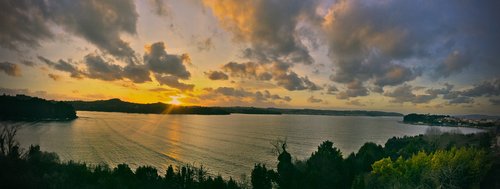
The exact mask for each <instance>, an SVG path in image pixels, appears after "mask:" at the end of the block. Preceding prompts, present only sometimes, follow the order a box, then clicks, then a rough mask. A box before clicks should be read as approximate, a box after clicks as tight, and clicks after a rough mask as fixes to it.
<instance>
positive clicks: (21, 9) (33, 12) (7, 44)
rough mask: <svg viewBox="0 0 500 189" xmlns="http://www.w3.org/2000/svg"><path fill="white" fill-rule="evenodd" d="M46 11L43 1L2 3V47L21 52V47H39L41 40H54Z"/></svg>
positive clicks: (0, 19)
mask: <svg viewBox="0 0 500 189" xmlns="http://www.w3.org/2000/svg"><path fill="white" fill-rule="evenodd" d="M45 9H46V5H45V4H44V3H43V1H29V0H5V1H1V2H0V46H1V47H4V48H8V49H12V50H19V47H20V46H27V47H38V46H40V43H39V41H40V40H44V39H52V38H53V37H54V34H53V33H52V31H51V30H50V27H49V26H48V24H47V23H46V22H45V20H46V15H45V14H46V11H45Z"/></svg>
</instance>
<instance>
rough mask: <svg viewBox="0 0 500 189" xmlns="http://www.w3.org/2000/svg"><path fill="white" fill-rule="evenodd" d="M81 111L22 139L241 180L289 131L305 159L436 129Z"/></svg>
mask: <svg viewBox="0 0 500 189" xmlns="http://www.w3.org/2000/svg"><path fill="white" fill-rule="evenodd" d="M77 114H78V116H79V117H80V118H78V119H76V120H74V121H71V122H41V123H29V124H23V125H22V126H21V129H20V131H19V132H18V136H17V137H18V140H19V141H20V142H21V145H22V146H24V147H26V146H28V145H30V144H39V145H40V146H41V148H42V150H45V151H53V152H56V153H57V154H59V156H60V158H61V159H62V160H76V161H82V162H87V163H107V164H109V165H110V166H112V167H114V166H116V165H117V164H120V163H127V164H129V165H131V167H133V168H135V167H137V166H139V165H152V166H155V167H157V168H158V169H159V170H165V169H166V168H167V167H168V165H169V164H173V165H180V164H187V163H189V164H195V165H200V164H203V166H204V167H206V168H208V169H209V171H210V172H211V173H212V174H221V175H223V176H233V177H235V178H238V177H239V176H240V175H242V174H246V175H249V174H250V171H251V169H252V168H253V165H254V164H255V163H265V164H267V165H268V166H270V167H274V166H275V164H276V157H275V156H274V155H273V154H272V153H271V147H272V145H271V144H270V143H271V142H272V141H275V140H276V139H278V138H284V137H286V138H287V140H288V146H289V151H290V153H291V154H292V155H293V156H294V157H296V158H298V159H304V158H306V157H308V156H310V154H311V153H312V152H313V151H314V150H315V149H316V147H317V146H318V145H319V144H320V143H321V142H322V141H325V140H331V141H333V142H334V145H335V146H336V147H337V148H339V149H340V150H341V151H342V153H343V154H344V155H346V154H349V153H351V152H355V151H357V150H358V149H359V148H360V147H361V146H362V145H363V144H364V143H365V142H375V143H378V144H384V143H385V142H386V140H387V139H389V138H391V137H393V136H404V135H418V134H422V133H425V130H426V129H427V128H428V127H427V126H416V125H406V124H401V123H398V121H400V120H401V119H402V118H401V117H348V116H346V117H344V116H311V115H242V114H236V115H209V116H206V115H154V114H126V113H104V112H84V111H79V112H78V113H77ZM440 129H441V130H442V131H449V130H453V129H455V128H445V127H441V128H440ZM460 131H461V132H463V133H471V132H477V131H479V130H477V129H472V128H460Z"/></svg>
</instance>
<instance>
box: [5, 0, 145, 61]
mask: <svg viewBox="0 0 500 189" xmlns="http://www.w3.org/2000/svg"><path fill="white" fill-rule="evenodd" d="M0 7H2V11H1V12H2V13H4V14H2V16H1V17H0V19H1V20H0V23H1V24H2V25H3V26H1V27H0V28H2V29H0V41H1V43H0V44H1V45H2V46H3V47H5V48H9V49H14V50H16V49H18V47H19V46H20V45H23V46H27V47H37V46H39V45H40V41H43V40H48V39H54V38H55V37H56V35H55V34H54V32H53V31H52V29H51V28H52V27H51V26H52V24H55V25H57V26H59V27H60V28H62V29H63V30H64V31H66V32H68V33H71V34H73V35H76V36H79V37H81V38H83V39H85V40H87V41H88V42H90V43H92V44H94V45H95V46H97V47H98V48H99V49H100V50H102V51H103V52H106V53H109V54H111V55H113V56H115V57H117V58H120V59H122V60H127V61H129V62H132V61H134V59H135V55H134V50H133V49H132V48H131V47H130V45H129V44H128V42H126V41H124V40H122V39H121V38H120V34H122V33H127V34H136V23H137V18H138V14H137V12H136V10H135V4H134V2H133V1H132V0H125V1H122V0H102V1H77V2H73V1H64V0H57V1H36V0H26V1H16V0H7V1H2V4H1V5H0Z"/></svg>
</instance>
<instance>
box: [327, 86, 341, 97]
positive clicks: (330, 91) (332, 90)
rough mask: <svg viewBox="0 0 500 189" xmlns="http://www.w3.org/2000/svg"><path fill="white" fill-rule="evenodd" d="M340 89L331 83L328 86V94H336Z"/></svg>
mask: <svg viewBox="0 0 500 189" xmlns="http://www.w3.org/2000/svg"><path fill="white" fill-rule="evenodd" d="M338 91H339V89H338V88H337V87H336V86H335V85H329V86H328V87H327V88H326V94H330V95H335V94H337V92H338Z"/></svg>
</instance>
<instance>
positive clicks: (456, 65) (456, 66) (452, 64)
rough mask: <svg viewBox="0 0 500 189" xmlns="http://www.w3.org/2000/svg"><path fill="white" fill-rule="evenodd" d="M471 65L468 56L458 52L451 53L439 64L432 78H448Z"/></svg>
mask: <svg viewBox="0 0 500 189" xmlns="http://www.w3.org/2000/svg"><path fill="white" fill-rule="evenodd" d="M469 64H471V60H470V58H469V55H466V54H464V53H461V52H460V51H458V50H457V51H453V52H452V53H450V54H449V55H448V57H446V59H445V60H444V61H443V63H441V64H439V65H438V66H437V68H436V70H435V71H434V75H433V77H434V78H440V77H449V76H450V75H451V74H454V73H460V72H461V71H462V70H463V69H464V68H466V67H468V66H469Z"/></svg>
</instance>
